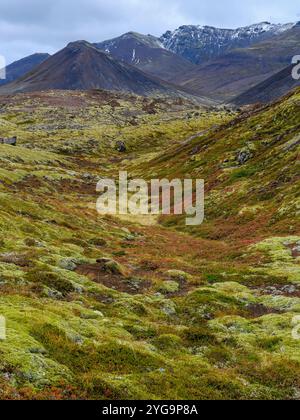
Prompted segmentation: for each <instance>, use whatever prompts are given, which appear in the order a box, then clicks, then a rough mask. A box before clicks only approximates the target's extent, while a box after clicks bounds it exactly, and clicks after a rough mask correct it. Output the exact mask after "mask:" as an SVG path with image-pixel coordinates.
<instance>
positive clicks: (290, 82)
mask: <svg viewBox="0 0 300 420" xmlns="http://www.w3.org/2000/svg"><path fill="white" fill-rule="evenodd" d="M293 67H294V66H293V65H291V66H288V67H286V68H285V69H283V70H281V71H280V72H279V73H276V74H275V75H273V76H271V77H269V78H268V79H267V80H264V81H263V82H262V83H259V84H258V85H257V86H254V87H253V88H251V89H249V90H248V91H246V92H244V93H242V94H241V95H240V96H238V97H237V98H235V99H234V100H233V102H234V103H235V104H236V105H249V104H255V103H268V102H272V101H274V100H275V99H279V98H280V97H281V96H283V95H285V94H286V93H288V92H290V91H292V90H293V89H294V88H296V87H297V86H299V85H300V80H295V79H293V77H292V71H293Z"/></svg>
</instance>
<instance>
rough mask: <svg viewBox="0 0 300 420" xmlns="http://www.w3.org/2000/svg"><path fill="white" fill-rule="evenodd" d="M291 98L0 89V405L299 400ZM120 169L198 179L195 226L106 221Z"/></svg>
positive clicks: (294, 102) (172, 220)
mask: <svg viewBox="0 0 300 420" xmlns="http://www.w3.org/2000/svg"><path fill="white" fill-rule="evenodd" d="M299 103H300V92H299V90H296V91H295V92H292V93H290V94H289V95H287V96H285V97H283V98H282V99H280V100H279V101H277V102H276V103H273V104H270V105H266V106H261V107H252V108H247V109H244V110H242V111H239V112H238V111H237V110H235V109H232V108H229V107H223V106H217V105H211V104H210V105H208V106H207V105H206V104H201V103H197V102H195V101H194V100H193V98H191V99H190V98H184V97H170V96H169V97H164V96H162V95H160V96H157V97H156V98H151V97H148V98H147V97H141V96H136V95H133V94H132V93H120V92H119V93H118V92H108V91H104V90H99V89H94V90H86V91H78V90H48V91H45V92H32V93H31V92H26V93H19V94H14V95H11V94H2V95H1V96H0V128H1V137H3V138H11V137H15V136H16V137H17V145H16V146H11V145H7V144H0V160H1V169H0V176H1V182H0V215H1V217H0V224H1V229H0V271H1V274H0V315H2V316H5V318H6V320H7V340H5V341H0V354H1V358H0V384H1V386H0V398H1V399H58V400H59V399H98V400H99V399H100V400H118V399H179V400H180V399H199V400H204V399H233V400H239V399H253V400H255V399H270V400H272V399H299V392H300V382H299V378H300V357H299V341H297V340H296V339H295V338H293V336H292V329H293V320H294V319H295V317H296V316H297V315H298V314H299V310H300V300H299V299H300V283H299V282H300V280H299V279H300V267H299V256H300V254H299V246H300V236H299V232H300V225H299V206H300V203H299V196H300V194H299V193H300V191H299V185H300V183H299V173H300V171H299V129H300V127H299V117H300V107H299ZM197 133H198V134H197ZM117 142H122V144H124V145H125V146H126V147H125V150H123V151H122V152H120V151H119V150H118V145H117ZM120 170H126V171H128V173H129V174H130V176H132V177H142V178H144V179H146V180H150V179H152V178H156V177H160V178H162V177H167V178H170V179H173V178H175V177H181V178H183V177H188V176H189V177H192V178H203V179H205V184H206V203H205V207H206V214H205V221H204V223H203V224H202V225H201V226H197V227H186V226H185V223H184V218H183V217H181V216H180V217H174V216H163V217H159V218H157V220H155V221H154V222H153V223H145V221H144V220H141V219H139V218H135V217H132V218H131V219H130V218H127V219H126V220H125V219H122V218H119V217H112V216H99V215H98V214H97V212H96V200H97V197H98V195H97V192H96V184H97V181H98V180H99V179H100V178H102V177H111V178H115V179H117V178H118V174H119V171H120Z"/></svg>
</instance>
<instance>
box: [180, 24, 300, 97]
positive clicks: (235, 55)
mask: <svg viewBox="0 0 300 420" xmlns="http://www.w3.org/2000/svg"><path fill="white" fill-rule="evenodd" d="M299 43H300V24H296V25H294V26H293V27H292V28H291V29H289V30H286V31H284V32H282V33H281V34H279V35H275V36H273V37H271V38H269V39H267V40H264V41H261V42H259V43H257V44H254V45H251V46H250V47H247V48H238V49H235V50H232V51H231V52H229V53H227V54H225V55H223V56H221V57H218V58H216V59H214V60H211V61H209V62H207V63H205V64H203V65H201V66H198V68H197V69H195V70H192V71H191V72H187V73H185V74H184V75H182V76H179V77H177V78H176V79H175V82H176V83H177V84H179V85H181V86H183V87H184V88H185V89H188V90H189V91H190V92H193V93H194V94H198V95H200V94H201V95H204V96H210V97H212V98H214V99H216V100H223V101H231V100H232V99H233V98H235V97H237V96H238V95H240V94H242V93H243V92H245V91H247V90H249V89H250V88H252V87H254V86H256V85H257V84H259V83H260V82H262V81H264V80H266V79H268V78H269V77H271V76H273V75H275V74H276V73H278V72H279V71H281V70H283V69H284V68H285V67H287V66H288V65H289V64H290V63H291V60H292V57H293V56H294V55H298V54H299Z"/></svg>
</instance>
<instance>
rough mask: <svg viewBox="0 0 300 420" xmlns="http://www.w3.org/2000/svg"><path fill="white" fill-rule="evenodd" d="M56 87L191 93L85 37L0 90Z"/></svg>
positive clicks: (33, 89) (146, 93)
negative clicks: (141, 69)
mask: <svg viewBox="0 0 300 420" xmlns="http://www.w3.org/2000/svg"><path fill="white" fill-rule="evenodd" d="M54 89H62V90H90V89H105V90H111V91H122V92H129V93H134V94H137V95H142V96H150V95H151V96H154V95H157V94H159V95H166V96H167V95H171V96H177V97H181V96H184V97H187V96H190V95H188V94H187V93H185V92H183V91H182V92H181V91H178V90H177V89H176V87H174V86H172V85H169V84H167V83H165V82H163V81H161V80H159V79H156V78H154V77H152V76H149V75H146V74H145V73H143V72H141V71H140V70H138V69H136V68H135V67H133V66H130V65H128V64H126V63H122V62H120V61H117V60H116V59H114V58H112V57H111V56H110V55H108V54H106V53H104V52H102V51H100V50H99V49H97V48H96V47H94V46H93V45H92V44H89V43H88V42H86V41H77V42H72V43H70V44H68V45H67V47H65V48H64V49H63V50H61V51H59V52H58V53H56V54H55V55H53V56H51V57H50V58H48V59H47V60H46V61H44V62H43V63H42V64H41V65H39V66H38V67H37V68H35V69H34V70H33V71H32V72H30V73H28V74H26V75H25V76H23V77H22V78H20V79H18V80H17V81H15V82H13V83H10V84H8V85H6V86H2V87H1V88H0V94H7V93H8V94H11V93H18V92H34V91H44V90H54ZM208 102H209V101H208Z"/></svg>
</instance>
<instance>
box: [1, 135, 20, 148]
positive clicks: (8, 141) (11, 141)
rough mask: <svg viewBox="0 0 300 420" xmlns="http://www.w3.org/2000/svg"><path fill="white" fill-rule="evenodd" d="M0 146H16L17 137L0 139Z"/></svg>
mask: <svg viewBox="0 0 300 420" xmlns="http://www.w3.org/2000/svg"><path fill="white" fill-rule="evenodd" d="M0 144H8V145H10V146H16V145H17V137H10V138H7V139H4V138H0Z"/></svg>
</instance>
